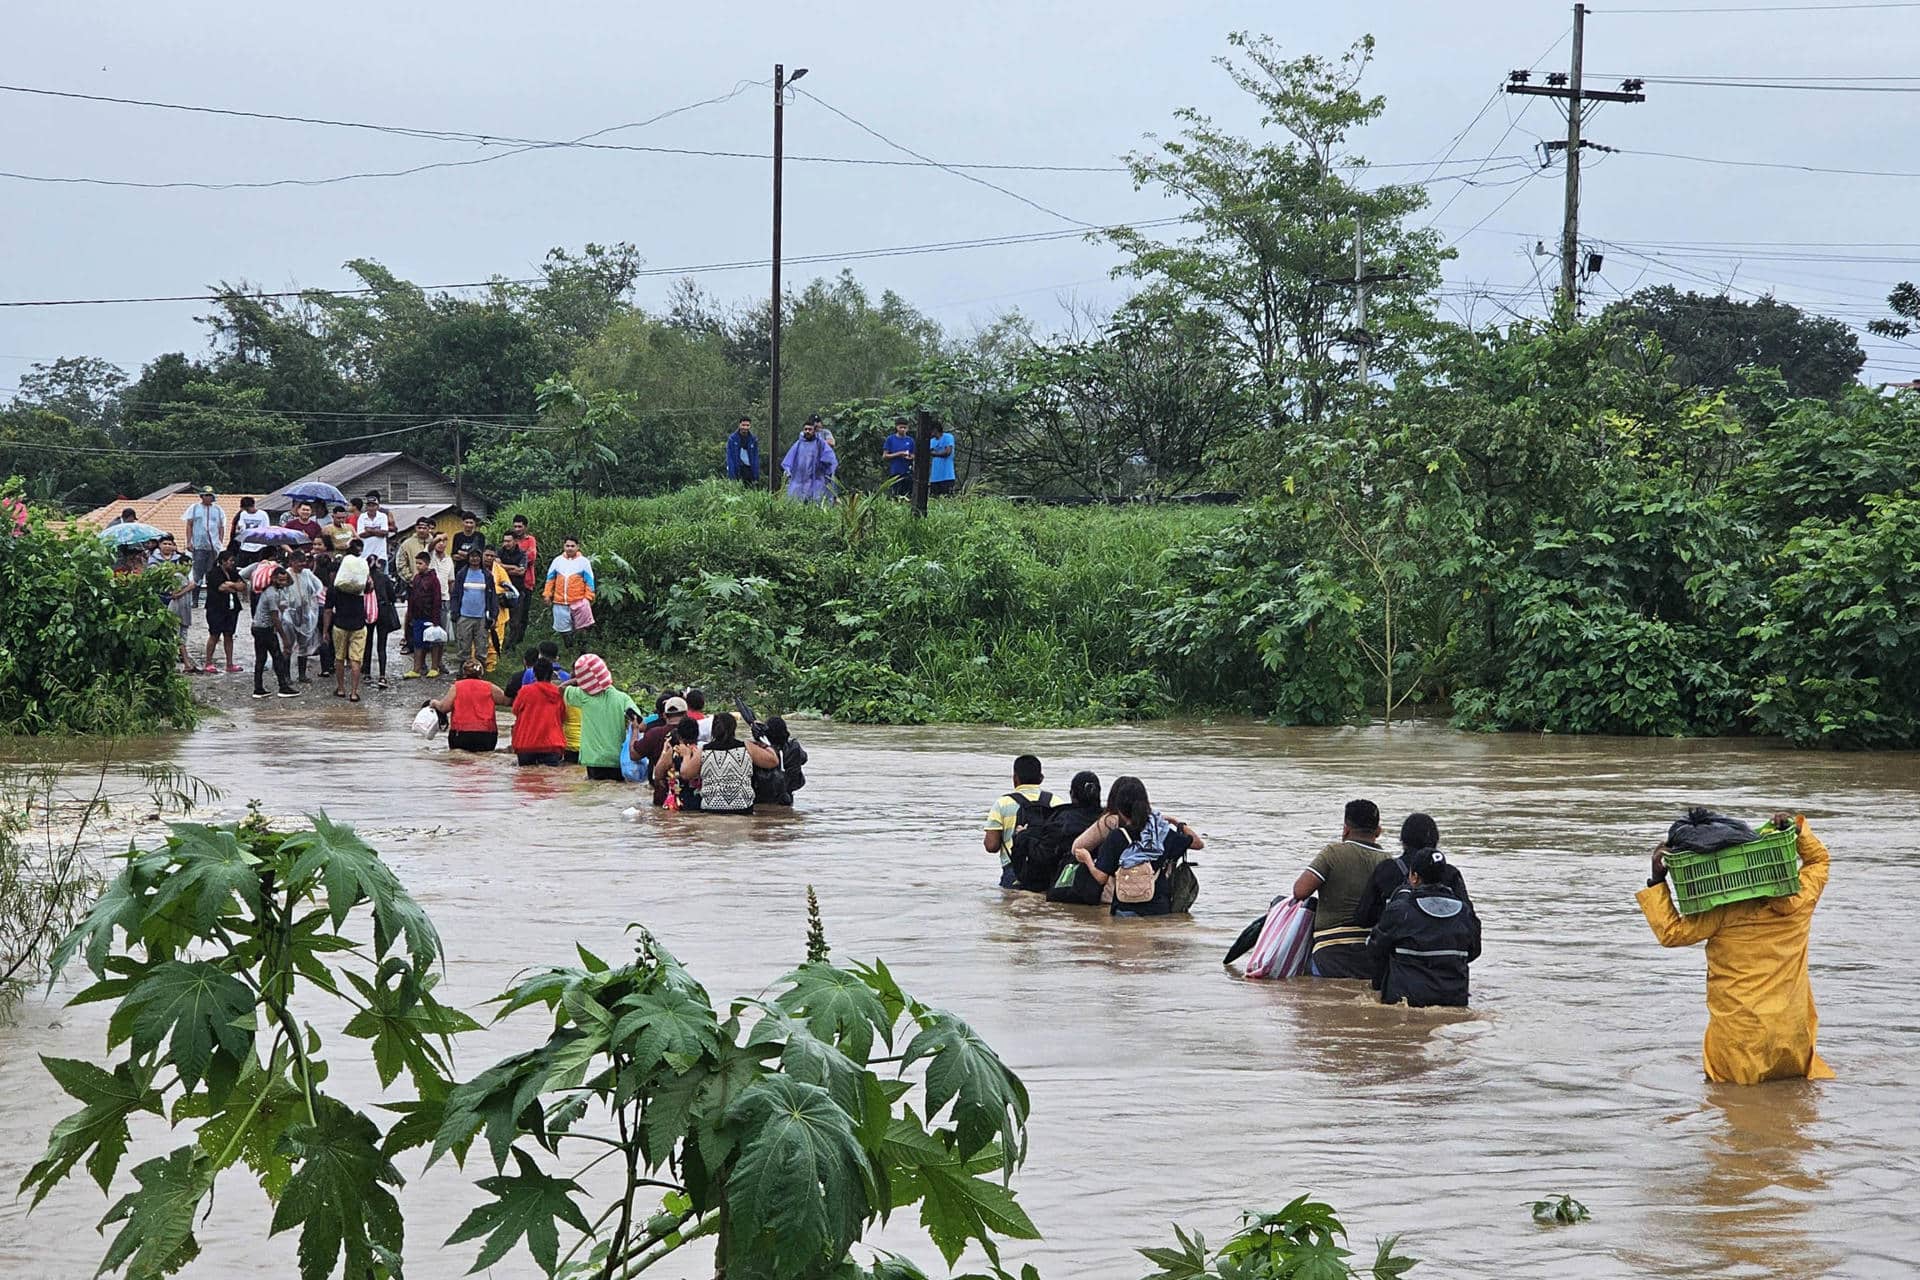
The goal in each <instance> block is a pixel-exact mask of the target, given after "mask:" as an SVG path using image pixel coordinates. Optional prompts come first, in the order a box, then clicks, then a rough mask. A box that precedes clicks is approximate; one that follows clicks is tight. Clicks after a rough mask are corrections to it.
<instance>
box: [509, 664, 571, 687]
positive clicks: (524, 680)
mask: <svg viewBox="0 0 1920 1280" xmlns="http://www.w3.org/2000/svg"><path fill="white" fill-rule="evenodd" d="M553 674H554V675H556V676H558V677H560V678H559V679H558V680H557V681H555V683H556V684H565V683H566V682H567V681H569V680H571V679H573V673H572V672H571V671H568V670H567V669H566V668H565V667H555V668H554V669H553ZM532 683H533V668H532V667H528V668H527V669H526V670H525V671H522V672H521V673H520V684H521V687H523V688H524V687H525V686H527V685H530V684H532Z"/></svg>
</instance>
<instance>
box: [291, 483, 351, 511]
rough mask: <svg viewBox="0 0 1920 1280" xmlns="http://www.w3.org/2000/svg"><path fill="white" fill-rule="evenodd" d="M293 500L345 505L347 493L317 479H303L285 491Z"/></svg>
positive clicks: (338, 505) (333, 505) (331, 505)
mask: <svg viewBox="0 0 1920 1280" xmlns="http://www.w3.org/2000/svg"><path fill="white" fill-rule="evenodd" d="M285 496H287V497H289V498H292V499H293V500H294V501H295V502H324V503H326V504H327V505H328V506H330V507H344V506H346V505H347V495H346V494H344V493H341V492H340V491H339V490H338V489H336V488H334V487H333V486H332V485H330V484H325V483H323V482H321V481H319V480H303V481H301V482H300V483H299V484H296V485H294V486H293V487H292V488H291V489H288V490H286V491H285Z"/></svg>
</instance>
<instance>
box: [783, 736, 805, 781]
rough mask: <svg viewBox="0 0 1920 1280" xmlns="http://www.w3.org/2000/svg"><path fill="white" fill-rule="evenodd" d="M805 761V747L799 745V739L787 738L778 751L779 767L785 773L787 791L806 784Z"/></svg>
mask: <svg viewBox="0 0 1920 1280" xmlns="http://www.w3.org/2000/svg"><path fill="white" fill-rule="evenodd" d="M806 763H807V749H806V748H805V747H803V746H801V745H800V739H798V738H788V739H787V745H786V746H785V747H783V748H781V751H780V768H781V770H782V771H783V772H784V773H785V774H786V775H787V790H788V791H789V792H793V791H798V790H799V789H800V788H802V787H804V786H806V785H807V774H806Z"/></svg>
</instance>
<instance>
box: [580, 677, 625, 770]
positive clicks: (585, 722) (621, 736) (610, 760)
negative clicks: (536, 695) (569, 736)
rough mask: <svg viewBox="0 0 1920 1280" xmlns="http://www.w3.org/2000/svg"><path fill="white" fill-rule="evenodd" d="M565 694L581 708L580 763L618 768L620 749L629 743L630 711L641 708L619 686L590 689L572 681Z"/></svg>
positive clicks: (595, 767) (603, 767)
mask: <svg viewBox="0 0 1920 1280" xmlns="http://www.w3.org/2000/svg"><path fill="white" fill-rule="evenodd" d="M562 692H563V696H564V697H565V698H566V700H567V705H568V706H570V707H578V708H580V763H581V764H583V765H586V766H587V767H588V768H590V769H617V768H619V767H620V750H621V748H622V747H624V746H626V745H627V712H629V711H635V710H638V708H637V707H635V706H634V705H633V699H632V698H629V697H628V696H627V695H626V694H624V693H622V692H621V691H620V690H618V689H608V690H606V691H604V692H602V693H587V692H585V691H584V690H582V689H581V688H580V686H579V685H577V684H569V685H568V686H567V687H566V688H565V689H564V690H563V691H562Z"/></svg>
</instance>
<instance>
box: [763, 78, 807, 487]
mask: <svg viewBox="0 0 1920 1280" xmlns="http://www.w3.org/2000/svg"><path fill="white" fill-rule="evenodd" d="M786 72H787V69H786V67H785V66H784V65H782V64H781V63H778V62H776V63H774V64H773V309H772V312H771V314H772V317H773V318H772V323H771V326H770V328H769V330H768V333H767V370H768V371H767V390H768V399H769V400H770V401H771V403H770V404H769V405H768V406H767V409H768V415H767V416H768V423H767V442H768V444H769V445H770V446H771V448H770V449H769V450H768V466H767V491H768V492H769V493H778V492H779V491H780V160H781V157H782V155H783V154H784V151H785V146H786V134H785V123H786V107H787V86H788V85H790V84H792V83H793V82H794V81H795V80H798V79H799V78H800V77H801V76H804V75H805V74H807V69H806V68H805V67H801V68H800V69H799V70H797V71H795V72H794V73H793V74H792V75H791V76H789V75H787V73H786Z"/></svg>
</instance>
